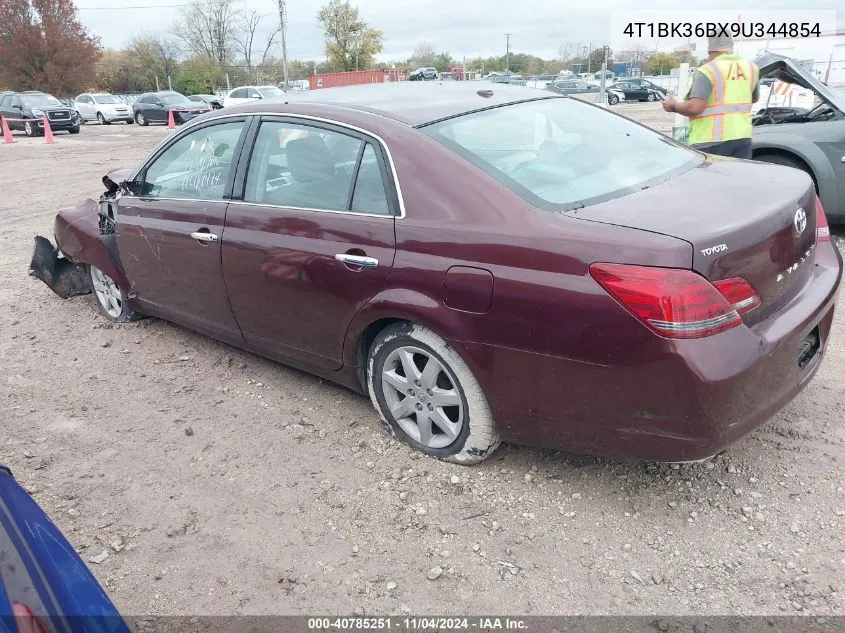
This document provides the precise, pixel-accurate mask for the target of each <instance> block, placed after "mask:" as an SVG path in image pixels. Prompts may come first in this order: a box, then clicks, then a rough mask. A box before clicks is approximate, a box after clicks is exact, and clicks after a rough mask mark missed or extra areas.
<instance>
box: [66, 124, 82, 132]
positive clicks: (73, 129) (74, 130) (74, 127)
mask: <svg viewBox="0 0 845 633" xmlns="http://www.w3.org/2000/svg"><path fill="white" fill-rule="evenodd" d="M81 129H82V128H81V127H80V126H79V125H74V126H73V127H72V128H70V129H68V132H69V133H70V134H79V130H81Z"/></svg>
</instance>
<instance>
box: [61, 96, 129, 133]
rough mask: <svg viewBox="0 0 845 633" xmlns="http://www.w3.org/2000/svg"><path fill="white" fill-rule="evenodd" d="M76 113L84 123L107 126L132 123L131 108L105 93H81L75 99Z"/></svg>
mask: <svg viewBox="0 0 845 633" xmlns="http://www.w3.org/2000/svg"><path fill="white" fill-rule="evenodd" d="M75 107H76V111H77V112H79V115H80V116H81V117H82V119H83V120H84V121H97V122H99V123H100V125H109V124H110V123H114V122H115V121H126V122H127V123H134V122H135V119H134V118H133V114H132V108H130V107H129V106H128V105H126V103H124V102H123V101H121V100H120V99H118V98H117V97H115V96H114V95H110V94H108V93H106V92H94V93H92V92H83V93H82V94H81V95H79V96H78V97H76V99H75Z"/></svg>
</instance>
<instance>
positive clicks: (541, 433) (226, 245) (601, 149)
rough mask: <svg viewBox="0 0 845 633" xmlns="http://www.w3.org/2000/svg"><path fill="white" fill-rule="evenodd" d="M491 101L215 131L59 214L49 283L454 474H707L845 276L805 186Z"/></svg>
mask: <svg viewBox="0 0 845 633" xmlns="http://www.w3.org/2000/svg"><path fill="white" fill-rule="evenodd" d="M478 88H479V84H474V83H469V82H466V83H465V82H452V83H446V84H443V85H434V84H430V83H415V82H408V83H402V84H386V85H379V86H366V87H350V88H338V89H331V90H320V91H315V92H314V93H312V94H310V95H308V96H307V97H302V98H298V99H293V98H292V99H290V100H289V101H287V102H284V103H282V102H277V103H269V102H262V103H256V104H250V105H247V106H241V107H237V108H232V109H226V110H223V111H219V112H215V113H210V114H207V115H204V116H202V117H199V118H198V119H196V120H194V121H192V122H191V123H189V124H188V125H186V126H185V127H184V128H183V129H181V130H180V131H178V132H177V133H175V134H174V135H172V136H169V137H168V138H167V139H165V140H164V141H163V142H162V143H161V144H160V145H159V146H158V147H157V148H156V149H155V151H154V152H153V153H152V154H151V155H150V157H149V158H148V159H147V160H146V161H144V163H143V164H142V165H141V166H140V167H138V168H137V169H133V170H126V171H121V172H115V173H112V174H110V175H109V176H107V177H106V178H105V179H104V182H105V183H106V185H107V187H108V191H107V192H106V193H105V194H104V196H103V197H102V199H101V200H100V201H99V202H95V201H93V200H88V201H86V202H84V203H83V204H82V205H80V206H79V207H77V208H76V209H74V210H71V211H66V212H62V213H60V214H59V216H58V217H57V218H56V226H55V239H56V243H57V246H58V249H54V248H53V246H52V244H51V243H50V242H49V241H48V240H46V239H45V238H37V245H36V253H35V256H34V259H33V263H32V267H31V273H32V274H33V275H35V276H37V277H39V278H41V279H43V280H45V281H46V282H47V283H48V285H50V286H51V287H52V288H54V289H55V290H56V291H57V292H58V293H59V294H60V295H61V296H64V297H68V296H71V295H74V294H83V293H86V292H90V291H93V294H94V297H95V302H96V304H97V305H98V306H99V307H100V309H101V310H102V312H103V313H104V314H105V316H106V317H107V318H109V319H111V320H113V321H127V320H131V319H134V318H137V317H139V316H141V315H151V316H155V317H159V318H162V319H166V320H168V321H173V322H175V323H179V324H182V325H184V326H186V327H188V328H191V329H194V330H197V331H199V332H202V333H205V334H207V335H209V336H212V337H214V338H216V339H218V340H220V341H224V342H226V343H229V344H231V345H235V346H237V347H240V348H243V349H245V350H249V351H251V352H254V353H256V354H260V355H262V356H267V357H269V358H272V359H275V360H278V361H280V362H283V363H286V364H289V365H293V366H296V367H299V368H302V369H305V370H307V371H310V372H313V373H315V374H318V375H320V376H323V377H325V378H328V379H330V380H333V381H336V382H338V383H340V384H342V385H345V386H347V387H349V388H352V389H355V390H357V391H360V392H362V393H366V394H369V396H370V397H371V398H372V401H373V404H374V405H375V407H376V409H377V410H378V412H379V414H380V415H381V417H382V418H383V420H384V421H385V423H386V424H387V426H388V428H389V429H390V431H391V432H392V433H395V434H396V435H397V436H398V437H400V438H401V439H402V440H404V441H405V442H407V443H409V444H410V445H411V446H414V447H416V448H417V449H419V450H421V451H423V452H424V453H426V454H428V455H431V456H434V457H438V458H442V459H448V460H452V461H455V462H461V463H470V462H476V461H480V460H482V459H484V458H485V457H486V456H488V455H489V454H490V453H491V452H492V451H493V450H494V449H495V448H496V446H497V445H498V443H499V441H500V439H503V440H507V441H513V442H518V443H525V444H536V445H541V446H550V447H557V448H561V449H565V450H569V451H579V452H587V453H594V454H600V455H609V456H626V457H639V458H647V459H655V460H665V461H687V460H697V459H702V458H706V457H708V456H710V455H713V454H715V453H717V452H719V451H721V450H722V449H724V448H725V447H726V446H728V445H729V444H730V443H731V442H733V441H735V440H736V439H737V438H739V437H741V436H743V435H744V434H746V433H748V432H749V431H751V430H752V429H754V428H755V427H756V426H758V425H759V424H761V423H763V422H764V421H765V420H767V419H768V418H769V417H770V416H772V415H773V414H775V413H776V412H777V411H778V410H779V409H780V408H782V407H783V406H784V405H785V404H786V403H787V402H789V401H790V400H791V399H792V398H794V397H795V396H796V394H798V392H799V391H801V389H802V388H803V387H804V386H805V385H806V384H807V383H808V381H809V380H810V379H811V378H812V376H813V375H814V374H815V372H816V371H817V370H818V368H819V364H820V362H821V360H822V357H823V355H824V350H825V346H826V344H827V342H828V336H829V334H830V328H831V322H832V320H833V309H834V304H835V301H836V293H837V288H838V285H839V280H840V277H841V274H842V260H841V258H840V255H839V253H838V251H837V249H836V248H835V246H834V245H833V244H832V243H831V242H830V237H829V232H828V228H827V222H826V220H825V216H824V212H823V210H822V208H821V205H820V203H819V201H818V199H817V198H816V194H815V191H814V189H813V183H812V182H811V181H810V178H809V177H808V176H807V175H806V174H804V173H803V172H801V171H798V170H795V169H791V168H787V167H782V166H777V165H768V164H758V163H753V162H747V161H739V160H728V159H720V158H716V157H712V156H706V155H704V154H701V153H698V152H695V151H693V150H690V149H688V148H686V147H683V146H681V145H678V144H676V143H675V142H673V141H672V140H670V139H668V138H666V137H665V136H662V135H660V134H657V133H655V132H653V131H651V130H649V129H647V128H645V127H642V126H640V125H637V124H635V123H632V122H631V121H629V120H628V119H625V118H624V117H620V116H618V115H616V114H613V113H610V112H607V111H605V110H603V109H601V108H598V107H595V106H592V105H588V104H585V103H583V102H580V101H578V100H574V99H570V98H567V97H560V96H558V95H553V94H549V93H547V92H541V91H532V90H531V89H528V88H525V87H510V86H504V85H495V86H492V90H490V89H482V90H479V89H478Z"/></svg>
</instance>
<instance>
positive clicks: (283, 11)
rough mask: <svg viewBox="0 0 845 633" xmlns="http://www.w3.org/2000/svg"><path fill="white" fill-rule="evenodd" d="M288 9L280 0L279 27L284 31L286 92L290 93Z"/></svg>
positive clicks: (283, 57)
mask: <svg viewBox="0 0 845 633" xmlns="http://www.w3.org/2000/svg"><path fill="white" fill-rule="evenodd" d="M287 17H288V16H287V8H286V7H285V0H279V25H280V27H281V30H282V71H283V72H284V75H285V92H287V91H288V46H287V37H286V33H285V32H286V31H287Z"/></svg>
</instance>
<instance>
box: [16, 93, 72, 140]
mask: <svg viewBox="0 0 845 633" xmlns="http://www.w3.org/2000/svg"><path fill="white" fill-rule="evenodd" d="M0 115H2V116H4V117H6V118H7V119H10V120H9V129H10V130H23V131H24V132H25V133H26V135H27V136H38V135H41V134H44V120H43V117H45V116H46V117H47V121H49V123H50V130H51V131H53V132H58V131H60V130H66V131H68V132H70V133H71V134H79V126H80V125H82V120H81V119H80V118H79V114H78V113H77V111H76V110H74V109H73V108H70V107H68V106H66V105H64V104H63V103H62V102H61V101H59V100H58V99H56V97H54V96H53V95H51V94H47V93H46V92H38V91H37V90H30V91H26V92H7V93H5V94H4V95H3V96H2V97H0ZM13 119H27V120H26V121H15V120H13Z"/></svg>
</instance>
